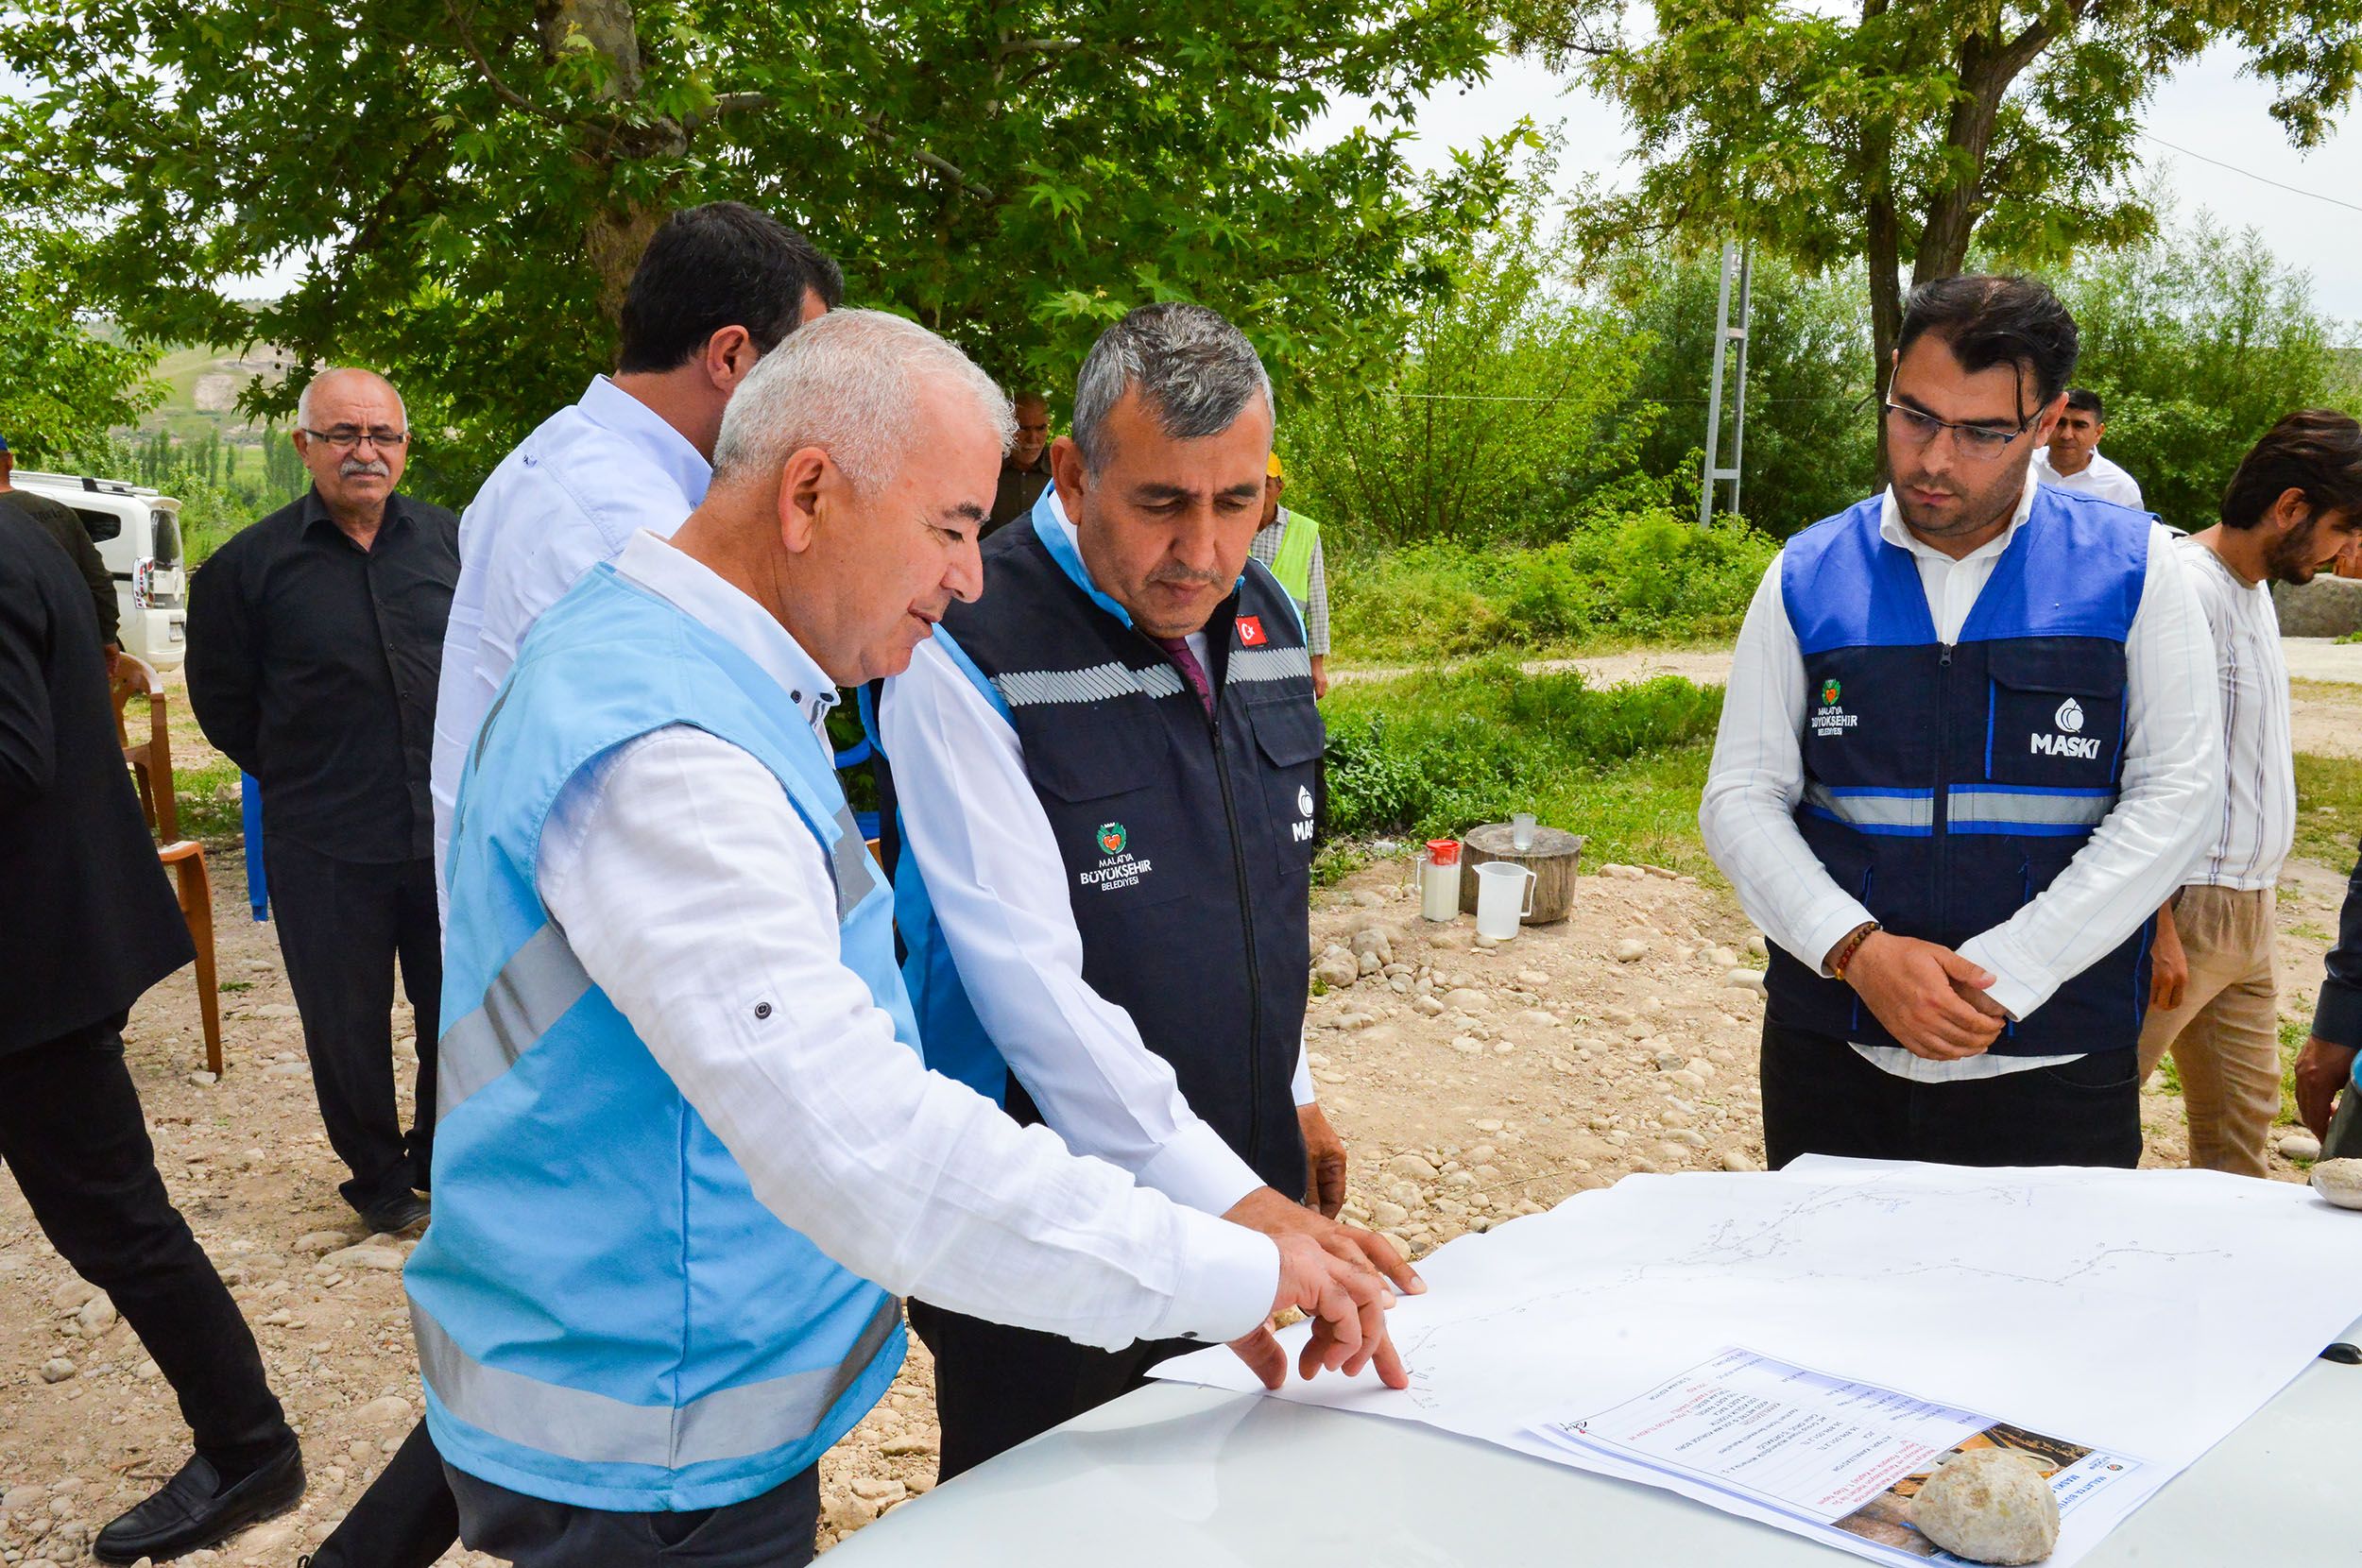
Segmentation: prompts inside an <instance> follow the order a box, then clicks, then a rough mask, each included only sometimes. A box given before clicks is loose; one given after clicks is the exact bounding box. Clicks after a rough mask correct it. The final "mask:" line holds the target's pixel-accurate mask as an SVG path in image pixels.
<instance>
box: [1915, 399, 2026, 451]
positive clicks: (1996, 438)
mask: <svg viewBox="0 0 2362 1568" xmlns="http://www.w3.org/2000/svg"><path fill="white" fill-rule="evenodd" d="M1882 406H1883V407H1884V408H1885V409H1886V413H1887V435H1888V436H1889V437H1890V438H1891V439H1892V440H1894V441H1896V442H1899V443H1901V444H1902V445H1904V446H1909V447H1924V446H1926V445H1927V444H1928V443H1929V442H1931V441H1933V440H1934V439H1935V438H1936V433H1937V432H1938V431H1944V430H1948V431H1950V432H1951V433H1952V444H1953V445H1954V446H1955V447H1956V448H1958V449H1959V451H1960V455H1961V456H1962V457H1965V458H1967V459H1969V460H1970V461H1971V462H1974V463H1990V462H1992V461H1993V460H1994V458H1996V457H1998V456H2000V455H2001V454H2002V453H2003V452H2007V451H2009V450H2010V443H2011V442H2012V441H2014V440H2016V439H2017V438H2018V437H2019V436H2021V435H2025V434H2026V433H2027V432H2028V431H2029V430H2031V429H2033V428H2034V421H2033V420H2031V419H2028V420H2027V421H2026V422H2025V423H2023V424H2021V425H2019V426H2018V427H2017V428H2016V429H2015V430H1995V429H1994V428H1993V427H1992V426H1991V425H1956V424H1954V423H1953V422H1952V421H1951V420H1949V419H1939V418H1936V417H1935V416H1934V415H1932V414H1922V413H1921V412H1920V411H1919V410H1918V409H1916V408H1906V407H1904V406H1903V405H1902V404H1901V403H1886V404H1884V405H1882Z"/></svg>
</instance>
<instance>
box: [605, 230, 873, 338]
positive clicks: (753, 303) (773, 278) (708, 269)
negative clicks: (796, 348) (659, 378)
mask: <svg viewBox="0 0 2362 1568" xmlns="http://www.w3.org/2000/svg"><path fill="white" fill-rule="evenodd" d="M807 289H809V290H811V291H812V292H813V293H814V294H816V295H818V296H819V297H820V300H821V303H823V304H825V305H827V306H828V307H829V308H830V309H831V310H834V309H835V308H836V307H837V305H838V304H840V303H841V302H842V301H843V300H844V298H845V274H844V273H842V272H840V271H838V270H837V264H836V263H834V262H832V261H830V259H829V258H828V257H827V256H826V255H825V254H823V253H822V252H821V251H820V250H819V249H818V248H817V247H814V246H813V243H812V242H811V241H810V240H808V239H806V238H804V236H803V235H801V234H798V233H797V232H796V230H793V229H790V228H788V227H787V226H786V225H785V224H783V223H781V222H780V221H779V219H777V218H775V217H773V216H771V215H770V214H769V213H758V212H756V211H755V210H754V209H753V208H751V207H747V206H745V205H743V204H741V203H739V202H735V201H709V202H707V203H706V204H705V205H704V206H702V207H684V208H682V209H681V210H680V211H679V212H677V213H674V214H673V215H672V216H671V217H668V218H666V219H665V220H664V222H663V225H662V226H661V227H660V228H659V229H658V230H657V231H656V236H655V237H654V238H653V239H651V240H649V241H648V248H647V250H646V252H645V253H644V254H642V256H641V258H640V266H639V269H638V270H637V271H635V272H633V273H632V275H631V286H630V287H629V288H628V289H627V290H626V291H625V295H624V314H623V349H622V350H621V352H620V353H619V354H618V355H617V356H616V366H615V367H616V369H617V370H618V371H619V372H622V373H633V372H642V371H663V370H673V369H677V368H679V367H680V366H683V365H686V364H688V363H689V359H690V356H691V355H693V354H694V353H695V352H696V351H697V349H699V348H700V347H701V346H702V345H703V344H704V343H705V341H706V340H707V339H708V338H710V337H711V336H712V335H713V334H714V333H715V332H720V331H721V330H722V329H723V328H725V327H744V328H745V329H746V335H747V336H748V337H751V338H753V339H754V340H755V347H756V348H758V349H762V351H763V352H764V353H769V352H770V351H771V350H772V349H776V348H778V347H779V340H780V339H782V338H784V337H785V336H787V334H788V333H790V332H794V331H795V330H796V322H797V321H799V320H800V319H802V316H803V310H804V292H805V291H806V290H807Z"/></svg>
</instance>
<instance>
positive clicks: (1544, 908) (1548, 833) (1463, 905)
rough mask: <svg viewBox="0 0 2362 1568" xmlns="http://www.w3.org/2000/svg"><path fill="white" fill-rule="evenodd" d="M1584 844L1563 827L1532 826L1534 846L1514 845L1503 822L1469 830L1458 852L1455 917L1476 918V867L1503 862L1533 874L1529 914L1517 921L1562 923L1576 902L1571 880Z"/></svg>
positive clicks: (1542, 923)
mask: <svg viewBox="0 0 2362 1568" xmlns="http://www.w3.org/2000/svg"><path fill="white" fill-rule="evenodd" d="M1582 859H1583V835H1581V834H1580V833H1569V832H1566V830H1564V829H1563V828H1557V827H1536V828H1535V829H1534V830H1533V843H1532V844H1531V845H1530V846H1528V847H1527V848H1525V849H1519V848H1518V847H1517V845H1516V841H1515V830H1514V829H1513V828H1512V827H1510V825H1509V824H1508V823H1505V822H1493V823H1486V824H1484V825H1483V826H1481V827H1471V828H1469V829H1468V831H1467V833H1466V834H1465V835H1464V836H1463V848H1462V850H1461V853H1460V912H1461V913H1463V914H1474V913H1476V906H1477V867H1479V866H1481V865H1485V864H1488V863H1489V862H1491V861H1508V862H1509V863H1510V864H1512V865H1521V866H1524V867H1525V868H1526V869H1527V870H1528V871H1531V872H1532V873H1533V912H1532V913H1531V914H1527V915H1525V916H1523V917H1522V922H1521V923H1522V924H1524V925H1528V926H1548V925H1550V924H1552V923H1554V922H1556V921H1560V920H1564V919H1566V916H1567V914H1568V913H1569V912H1571V911H1572V909H1573V906H1574V901H1575V877H1576V874H1577V867H1578V865H1579V864H1580V862H1581V861H1582Z"/></svg>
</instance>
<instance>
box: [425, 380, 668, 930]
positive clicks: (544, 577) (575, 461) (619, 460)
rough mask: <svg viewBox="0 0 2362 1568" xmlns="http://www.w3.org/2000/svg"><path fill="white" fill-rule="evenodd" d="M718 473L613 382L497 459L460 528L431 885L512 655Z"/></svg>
mask: <svg viewBox="0 0 2362 1568" xmlns="http://www.w3.org/2000/svg"><path fill="white" fill-rule="evenodd" d="M712 477H713V469H711V467H710V466H709V465H708V464H707V462H706V460H705V457H704V455H703V454H702V453H700V452H698V451H697V449H696V448H695V447H693V446H692V445H690V443H689V440H688V438H687V437H686V436H684V435H681V433H680V432H679V431H676V430H675V429H674V428H673V427H672V426H671V425H668V424H666V423H665V422H664V420H663V419H662V418H659V417H658V415H657V413H656V411H655V410H654V409H652V408H650V407H649V406H648V405H647V404H645V403H643V402H642V401H640V400H639V399H637V398H635V397H633V396H632V395H631V394H630V393H628V392H626V391H625V390H624V389H623V388H622V387H620V386H617V385H616V384H615V383H613V382H611V381H609V380H608V379H607V378H606V377H605V376H599V377H595V378H593V380H592V381H591V383H590V389H589V390H588V391H586V392H584V393H583V395H582V401H580V402H577V403H575V404H574V405H573V406H572V407H571V408H561V409H559V410H558V411H557V412H556V414H553V415H551V416H550V417H549V418H546V419H544V420H542V421H541V425H540V428H539V429H538V430H536V431H535V432H534V433H533V434H532V435H528V436H526V437H525V438H524V440H523V441H522V443H520V444H519V445H518V447H517V450H516V451H514V452H510V453H509V454H508V455H507V456H506V457H505V458H503V459H502V460H501V465H500V467H499V468H497V469H493V470H492V477H491V478H489V479H488V480H486V481H485V482H484V487H483V488H482V489H480V490H478V491H477V492H476V495H475V500H474V501H472V502H471V503H469V505H468V509H467V511H466V512H465V513H463V514H462V515H461V517H460V519H459V586H458V588H457V589H456V590H454V593H453V594H452V601H451V623H450V625H449V626H448V628H447V629H446V630H445V632H444V634H443V673H442V678H441V681H440V684H439V685H438V686H437V688H436V699H435V757H434V763H433V774H432V780H431V781H432V784H433V788H434V793H435V889H436V897H437V899H442V898H445V897H447V896H448V890H447V889H445V887H444V886H443V860H444V856H445V853H446V852H447V851H448V850H449V849H450V847H451V809H452V803H453V802H454V801H455V800H457V799H458V798H459V775H460V773H461V772H462V770H464V769H465V767H466V766H467V761H468V748H469V747H470V746H472V745H474V744H475V734H476V730H477V729H478V728H479V727H480V726H481V725H482V724H483V723H484V715H485V713H486V712H487V711H488V709H489V708H490V707H491V706H492V698H493V697H494V696H495V695H496V694H497V693H498V692H499V691H500V689H501V683H502V682H503V681H505V680H506V679H507V678H508V671H509V667H510V666H511V665H513V664H515V663H516V662H517V650H518V648H519V647H521V646H522V644H523V642H524V639H525V634H526V633H527V632H529V631H531V630H533V623H534V622H536V621H539V620H540V619H541V612H542V611H543V610H546V609H548V608H549V607H550V606H551V605H555V604H556V603H557V601H558V600H559V599H560V598H561V597H563V596H564V594H565V592H566V590H567V589H568V588H573V586H574V579H576V578H577V577H580V576H581V575H582V574H583V573H584V572H586V571H590V569H591V568H592V567H594V566H597V565H598V564H599V563H600V562H601V561H610V560H613V559H614V558H615V555H616V553H617V552H618V551H620V550H622V549H623V548H624V545H625V542H626V541H628V540H629V539H630V538H631V537H632V535H633V534H635V533H637V532H639V531H640V530H642V529H646V530H647V531H648V532H650V533H652V534H655V535H656V536H658V537H659V538H670V537H672V536H673V531H674V530H675V529H676V528H678V527H679V526H680V525H681V522H682V520H684V519H686V518H687V517H688V516H689V514H690V513H691V512H693V511H694V510H696V508H697V504H698V503H700V502H702V501H704V500H705V495H706V486H707V484H708V483H709V482H710V480H711V479H712Z"/></svg>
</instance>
